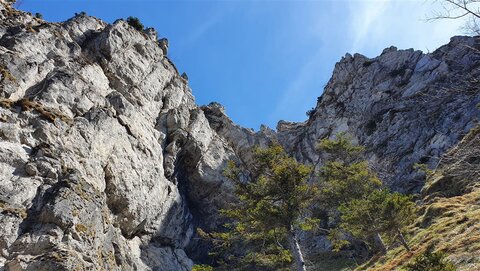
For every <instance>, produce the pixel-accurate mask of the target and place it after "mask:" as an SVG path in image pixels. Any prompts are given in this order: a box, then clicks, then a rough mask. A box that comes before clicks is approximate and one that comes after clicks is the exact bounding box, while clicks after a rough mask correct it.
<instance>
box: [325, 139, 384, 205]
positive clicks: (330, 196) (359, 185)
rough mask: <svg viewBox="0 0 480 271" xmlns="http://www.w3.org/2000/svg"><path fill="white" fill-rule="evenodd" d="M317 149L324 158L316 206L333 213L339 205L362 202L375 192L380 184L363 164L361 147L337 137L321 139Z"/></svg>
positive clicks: (366, 164)
mask: <svg viewBox="0 0 480 271" xmlns="http://www.w3.org/2000/svg"><path fill="white" fill-rule="evenodd" d="M318 149H319V150H320V151H323V152H324V153H325V154H326V158H327V159H326V161H325V162H324V164H323V166H322V168H321V169H320V173H319V186H320V193H319V203H320V204H321V205H322V207H323V208H333V209H336V208H338V206H340V204H342V203H348V202H349V201H351V200H353V199H359V198H362V197H363V196H364V195H367V194H369V193H371V192H372V191H374V190H375V189H378V188H379V187H380V186H381V185H382V182H381V181H380V180H379V179H378V178H377V176H376V174H375V173H374V172H373V171H372V170H370V168H369V167H368V163H367V162H366V161H364V160H363V151H364V148H363V147H362V146H357V145H354V144H352V142H351V139H350V138H349V137H348V136H347V135H346V134H345V133H340V134H338V135H337V136H336V138H335V139H323V140H321V141H320V142H319V145H318Z"/></svg>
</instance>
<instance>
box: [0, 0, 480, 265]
mask: <svg viewBox="0 0 480 271" xmlns="http://www.w3.org/2000/svg"><path fill="white" fill-rule="evenodd" d="M156 39H157V33H156V32H155V31H154V30H149V31H147V32H139V31H137V30H135V29H133V28H132V27H130V26H129V25H128V24H127V23H126V22H124V21H122V20H119V21H117V22H116V23H114V24H107V23H105V22H103V21H101V20H99V19H96V18H94V17H90V16H86V15H83V14H79V15H76V16H75V17H74V18H72V19H70V20H68V21H66V22H62V23H47V22H45V21H43V20H40V19H36V18H33V17H32V16H31V15H30V14H28V13H24V12H21V11H17V10H15V9H13V8H12V7H11V6H10V5H9V4H7V3H6V2H5V1H4V0H0V211H1V212H0V226H1V228H2V231H0V270H76V269H82V268H83V269H88V270H162V271H164V270H190V269H191V267H192V265H193V263H192V260H191V259H200V258H202V257H205V255H206V251H205V249H204V244H202V243H201V242H198V240H197V239H196V238H194V237H195V228H196V227H202V228H203V229H204V230H206V231H210V230H215V229H217V228H218V226H219V225H221V223H222V219H221V218H220V217H219V215H218V210H219V209H220V208H222V207H225V206H226V204H228V203H229V202H231V201H232V200H233V197H232V189H233V186H232V184H231V183H230V182H229V181H228V180H226V179H225V177H224V176H223V174H222V172H223V170H224V168H225V165H226V162H227V161H228V160H234V161H236V162H237V163H239V164H242V165H243V166H245V167H247V168H248V167H249V165H251V163H252V154H251V152H250V149H251V147H253V146H256V145H259V146H266V145H267V144H269V143H271V142H273V141H278V142H280V143H281V144H283V145H284V146H285V148H286V149H287V150H288V151H289V152H290V153H291V154H292V155H295V156H296V158H297V159H298V160H300V161H302V162H306V163H311V164H315V165H316V166H317V167H319V166H320V165H321V163H322V157H321V155H319V154H318V153H317V152H316V150H315V144H316V141H317V140H318V139H321V138H324V137H330V136H334V135H335V133H337V132H340V131H347V132H349V133H350V134H351V135H352V136H353V137H354V138H355V139H356V140H357V141H358V142H359V143H362V144H365V145H366V146H367V148H368V153H367V155H368V158H369V159H370V161H371V162H372V164H373V165H375V166H376V169H378V170H379V172H380V173H381V175H382V177H384V179H385V180H386V181H387V183H388V184H389V185H390V186H391V187H392V188H393V189H396V190H401V191H419V188H420V186H421V183H420V181H419V180H420V178H419V176H417V175H416V173H415V172H414V171H413V169H412V165H413V163H415V162H426V163H428V164H430V165H432V166H433V165H435V163H436V161H437V160H438V157H440V155H441V154H442V153H443V152H444V151H445V150H446V149H447V148H448V147H449V146H451V145H452V144H455V143H456V142H458V141H459V140H460V138H461V137H462V135H463V134H464V133H465V132H466V131H467V130H468V129H469V128H470V127H472V126H473V124H474V122H475V120H476V117H478V111H477V109H476V105H477V104H478V103H479V95H478V87H477V88H476V87H471V86H472V85H471V84H469V83H470V82H471V80H478V79H476V78H478V75H479V74H478V65H479V63H480V61H479V58H480V57H479V54H478V53H477V52H475V50H472V49H471V48H477V49H478V48H479V45H478V41H477V39H476V38H468V37H457V38H453V39H452V41H451V42H450V43H449V44H448V45H446V46H444V47H441V48H440V49H438V50H437V51H435V52H433V53H431V54H426V55H425V54H422V53H421V52H419V51H413V50H404V51H398V50H396V49H395V48H389V49H387V50H385V51H384V53H383V54H382V55H381V56H379V57H377V58H374V59H368V58H366V57H364V56H361V55H355V56H351V55H347V56H346V57H345V58H343V59H342V60H341V61H340V62H339V63H337V65H336V67H335V70H334V72H333V76H332V79H331V80H330V82H329V83H328V85H327V87H326V89H325V92H324V94H323V95H322V96H321V97H320V98H319V102H318V104H317V107H316V108H315V111H314V113H313V114H312V116H311V117H310V119H309V120H308V121H306V122H303V123H288V122H280V123H279V125H278V128H277V131H273V130H271V129H269V128H268V127H262V128H261V129H260V131H258V132H254V131H252V130H249V129H245V128H242V127H240V126H238V125H236V124H234V123H233V122H232V121H231V120H230V119H229V118H228V117H227V116H226V114H225V110H224V108H223V107H222V106H221V105H219V104H216V103H212V104H210V105H207V106H201V107H199V106H197V105H196V104H195V100H194V97H193V96H192V92H191V90H190V88H189V86H188V82H187V81H186V80H185V79H184V78H182V77H181V76H180V75H179V73H178V71H177V69H176V68H175V66H174V65H173V64H172V62H171V61H170V60H169V59H168V57H167V56H166V51H167V49H166V48H167V46H168V44H167V45H166V43H165V41H164V40H163V41H162V40H160V41H158V40H156ZM477 85H478V84H477ZM466 86H470V87H466ZM319 92H320V91H319ZM293 110H294V109H293Z"/></svg>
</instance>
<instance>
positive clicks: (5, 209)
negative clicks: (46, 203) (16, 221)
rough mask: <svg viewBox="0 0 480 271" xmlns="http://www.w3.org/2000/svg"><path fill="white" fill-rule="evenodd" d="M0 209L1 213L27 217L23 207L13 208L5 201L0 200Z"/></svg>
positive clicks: (22, 217)
mask: <svg viewBox="0 0 480 271" xmlns="http://www.w3.org/2000/svg"><path fill="white" fill-rule="evenodd" d="M0 209H1V210H2V212H1V213H2V214H5V215H12V216H16V217H18V218H21V219H25V218H27V210H26V209H25V208H15V207H12V206H9V205H8V204H6V203H5V202H0Z"/></svg>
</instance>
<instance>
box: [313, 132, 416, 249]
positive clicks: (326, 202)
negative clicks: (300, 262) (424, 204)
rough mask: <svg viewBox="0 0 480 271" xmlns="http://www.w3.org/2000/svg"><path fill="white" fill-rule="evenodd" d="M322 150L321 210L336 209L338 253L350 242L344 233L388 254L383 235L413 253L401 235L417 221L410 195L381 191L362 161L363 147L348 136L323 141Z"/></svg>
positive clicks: (332, 233)
mask: <svg viewBox="0 0 480 271" xmlns="http://www.w3.org/2000/svg"><path fill="white" fill-rule="evenodd" d="M318 147H319V150H321V151H323V152H324V153H325V154H326V158H327V159H326V161H325V162H324V165H323V167H322V168H321V170H320V174H319V186H320V189H319V191H320V192H319V203H320V207H321V208H327V209H331V210H336V211H337V212H333V214H334V217H333V219H334V220H336V221H339V222H340V224H339V226H338V227H336V228H334V229H331V230H330V231H329V238H330V240H331V241H332V243H333V245H334V248H335V250H338V249H340V248H341V247H343V246H344V245H345V244H347V243H348V242H347V241H345V235H344V233H345V232H347V233H350V234H351V235H353V236H355V237H357V238H360V239H362V240H364V241H366V242H367V243H372V242H371V241H373V243H374V244H375V246H376V247H377V248H378V250H379V251H381V252H382V253H385V252H386V246H385V242H384V241H383V239H382V235H384V236H386V237H387V238H388V239H389V240H397V239H398V240H399V241H400V242H401V243H402V245H403V246H404V247H405V248H406V249H407V250H410V248H409V246H408V243H407V242H406V240H405V238H404V234H403V232H402V230H403V228H404V227H405V226H406V225H408V224H409V223H411V222H412V221H413V219H414V212H415V204H414V203H413V202H412V201H411V198H410V197H409V196H404V195H402V194H399V193H390V192H389V191H388V190H386V189H382V182H381V181H380V179H378V177H377V176H376V174H375V173H374V172H373V170H371V169H370V168H369V166H368V163H367V161H365V160H364V158H363V152H364V148H363V147H361V146H357V145H355V144H353V143H352V141H351V139H350V138H349V137H348V136H347V135H346V134H345V133H340V134H338V135H337V136H336V138H335V139H333V140H332V139H323V140H321V141H320V143H319V146H318Z"/></svg>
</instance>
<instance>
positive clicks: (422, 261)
mask: <svg viewBox="0 0 480 271" xmlns="http://www.w3.org/2000/svg"><path fill="white" fill-rule="evenodd" d="M433 250H434V247H433V246H429V247H428V248H427V250H426V251H425V252H424V253H422V254H420V255H419V256H417V257H416V258H415V259H414V260H413V262H412V263H409V264H407V266H406V270H407V271H456V270H457V268H456V267H455V265H454V264H453V263H452V262H450V261H448V260H447V259H446V258H445V254H444V253H443V252H440V251H438V252H433Z"/></svg>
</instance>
